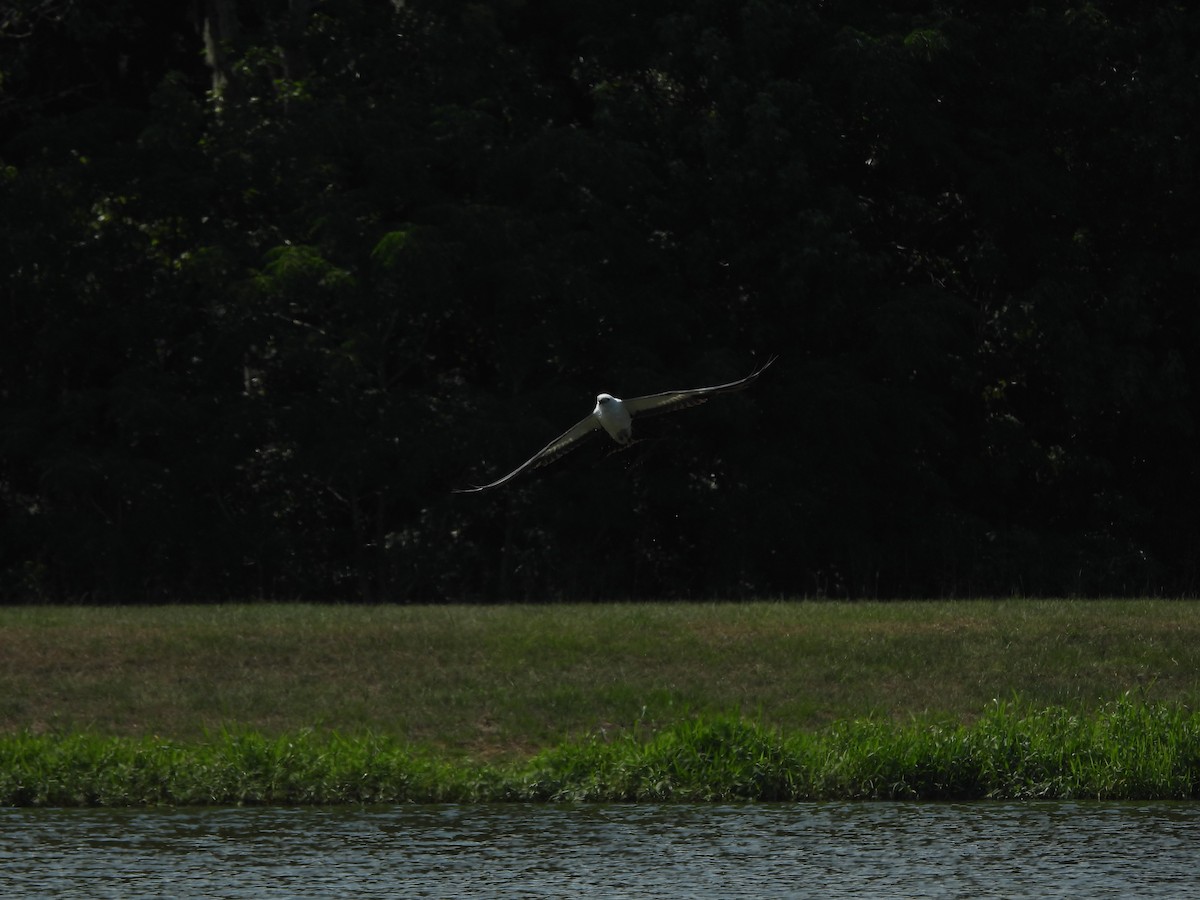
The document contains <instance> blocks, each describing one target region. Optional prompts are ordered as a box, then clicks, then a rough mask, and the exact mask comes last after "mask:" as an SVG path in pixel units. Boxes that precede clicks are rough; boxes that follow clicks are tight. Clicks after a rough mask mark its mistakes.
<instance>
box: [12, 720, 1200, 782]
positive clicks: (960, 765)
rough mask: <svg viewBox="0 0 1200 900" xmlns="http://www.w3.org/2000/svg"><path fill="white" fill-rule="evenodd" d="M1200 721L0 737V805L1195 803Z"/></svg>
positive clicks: (696, 724)
mask: <svg viewBox="0 0 1200 900" xmlns="http://www.w3.org/2000/svg"><path fill="white" fill-rule="evenodd" d="M1198 797H1200V713H1196V712H1193V711H1189V710H1187V709H1185V708H1184V707H1182V706H1179V705H1174V704H1163V703H1149V702H1145V701H1144V700H1140V699H1135V698H1132V697H1125V698H1122V699H1120V700H1118V701H1115V702H1112V703H1109V704H1107V705H1104V706H1103V707H1101V708H1099V709H1096V710H1094V711H1092V712H1090V713H1087V714H1079V713H1076V712H1072V711H1070V710H1068V709H1065V708H1062V707H1048V708H1034V707H1031V706H1029V705H1028V704H1025V703H1022V702H1019V701H1014V702H1011V703H994V704H992V705H991V706H990V707H989V708H988V709H986V710H985V711H984V712H983V713H982V714H981V715H980V716H979V717H978V718H977V719H976V720H975V721H974V722H973V723H971V724H969V725H964V724H955V723H949V722H947V723H939V722H930V721H918V720H913V721H910V722H907V723H895V722H893V721H890V720H847V721H842V722H835V723H833V724H831V725H828V726H826V727H824V728H821V729H818V730H815V731H811V732H798V733H791V734H785V733H783V732H782V731H780V730H779V729H778V728H775V727H769V726H765V725H762V724H759V723H756V722H753V721H750V720H746V719H743V718H739V717H735V716H716V717H700V718H696V719H690V720H685V721H680V722H677V723H675V724H674V725H672V726H670V727H668V728H666V729H664V730H662V731H660V732H657V733H653V734H649V735H640V736H639V735H638V734H636V733H635V732H631V731H627V732H623V733H621V734H620V735H619V736H618V737H616V738H615V739H612V740H606V739H604V738H602V737H600V736H593V737H591V738H588V739H586V740H582V741H571V742H567V743H564V744H562V745H560V746H557V747H553V748H551V749H548V750H545V751H543V752H541V753H538V754H536V755H534V756H532V757H530V758H528V759H526V760H523V761H507V762H498V763H488V762H469V761H464V760H461V759H460V760H454V761H448V760H445V759H438V758H435V757H432V756H429V755H424V754H420V753H416V752H414V751H412V750H411V749H410V748H408V747H406V746H404V745H402V744H400V743H397V742H396V741H394V740H391V739H387V738H381V737H375V736H356V737H343V736H338V735H320V734H317V733H315V732H312V731H304V732H299V733H297V734H294V735H290V736H279V737H266V736H263V735H261V734H256V733H249V732H246V733H224V734H221V735H219V736H214V737H212V738H210V739H207V740H202V741H194V742H188V743H179V742H174V741H167V740H162V739H157V738H141V739H136V738H114V737H103V736H98V735H88V734H74V735H67V736H54V735H48V734H40V735H38V734H32V733H28V732H26V733H20V734H12V735H8V736H2V737H0V804H3V805H6V806H96V805H100V806H144V805H159V804H169V805H205V804H220V805H232V804H345V803H405V802H419V803H426V802H495V801H575V802H578V801H641V802H645V801H692V802H695V801H737V800H757V801H779V800H832V799H856V800H883V799H888V800H894V799H913V800H950V799H955V800H977V799H985V798H986V799H1004V800H1011V799H1025V798H1044V799H1080V798H1094V799H1101V800H1116V799H1126V800H1132V799H1138V800H1147V799H1196V798H1198Z"/></svg>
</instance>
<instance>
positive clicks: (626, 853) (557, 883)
mask: <svg viewBox="0 0 1200 900" xmlns="http://www.w3.org/2000/svg"><path fill="white" fill-rule="evenodd" d="M1198 850H1200V804H1170V803H1161V804H1140V805H1139V804H1112V803H1105V804H1087V803H1079V804H1076V803H1046V804H1040V803H1035V804H1030V803H1022V804H1015V803H1013V804H1000V803H984V804H970V805H965V804H964V805H958V804H916V803H905V804H884V803H879V804H875V803H870V804H868V803H857V804H855V803H843V804H787V805H784V804H760V805H745V806H699V805H697V806H692V805H638V806H625V805H595V806H536V805H511V806H416V807H388V808H379V809H375V808H368V809H361V808H354V809H346V808H338V809H324V808H318V809H278V808H266V809H259V808H251V809H181V810H146V811H128V810H23V809H15V810H14V809H7V810H0V894H3V896H4V897H6V898H9V897H68V896H78V897H89V898H100V897H120V898H147V897H229V898H263V897H288V898H308V897H345V896H354V897H489V898H508V897H578V896H580V895H582V894H584V893H585V892H586V893H587V895H588V896H593V897H597V898H608V897H638V898H644V897H674V898H687V897H706V898H709V897H771V898H776V897H807V896H820V897H850V896H853V897H859V898H864V897H872V896H874V897H971V898H975V897H1127V896H1138V897H1172V898H1180V897H1200V888H1198V887H1197V882H1200V877H1198V875H1200V855H1198Z"/></svg>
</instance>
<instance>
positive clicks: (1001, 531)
mask: <svg viewBox="0 0 1200 900" xmlns="http://www.w3.org/2000/svg"><path fill="white" fill-rule="evenodd" d="M1198 73H1200V11H1197V10H1194V9H1193V8H1192V7H1190V6H1188V5H1184V4H1150V5H1139V4H1122V3H1117V2H1095V3H1062V2H1055V3H1050V4H1047V5H1045V6H1036V7H1033V6H1025V5H1022V4H993V5H991V6H989V7H986V8H976V7H972V6H967V7H960V6H956V5H951V4H943V3H938V2H932V0H924V2H921V0H917V2H910V3H902V4H896V3H875V2H869V0H866V2H845V3H821V2H796V0H687V2H677V0H638V2H624V0H606V2H593V0H572V2H552V0H496V2H491V3H489V2H474V3H470V2H459V0H413V2H403V3H401V2H396V3H385V2H368V0H326V2H322V0H289V2H287V3H284V2H283V0H240V2H239V0H204V2H198V3H196V4H191V5H188V4H157V5H155V4H149V5H148V4H138V3H133V2H129V0H120V2H107V3H99V2H93V0H17V2H15V3H12V4H10V5H9V6H8V7H6V11H5V12H4V13H3V14H0V285H2V288H0V299H2V302H3V308H4V312H5V323H4V327H3V329H2V330H0V502H2V503H3V507H4V520H3V526H2V528H3V531H2V533H0V592H2V593H3V595H4V596H6V597H8V598H9V599H13V600H21V601H27V600H30V599H39V598H41V599H48V600H55V599H62V598H71V599H79V598H84V599H92V600H100V601H134V600H158V599H177V598H189V599H219V598H226V597H246V596H262V597H312V598H330V599H332V598H359V599H379V600H390V601H436V600H441V599H479V600H505V599H511V598H530V599H554V598H558V597H571V598H579V599H586V598H600V597H635V598H636V597H643V596H659V597H661V596H742V595H765V594H775V593H785V594H794V593H808V594H828V595H837V596H842V595H849V596H862V595H879V596H897V595H930V594H933V595H961V594H980V593H1008V592H1013V591H1017V592H1023V593H1051V594H1061V593H1078V594H1091V593H1100V592H1107V593H1135V592H1136V593H1141V592H1150V593H1160V592H1161V593H1177V592H1186V593H1194V592H1195V590H1196V587H1197V575H1198V573H1197V569H1196V555H1195V548H1196V547H1197V544H1198V539H1200V519H1197V517H1196V515H1195V509H1196V504H1197V499H1200V496H1198V495H1200V491H1198V487H1200V466H1198V465H1197V462H1196V453H1195V449H1194V446H1193V444H1194V440H1195V431H1196V411H1195V399H1194V398H1195V392H1196V388H1197V377H1198V372H1200V350H1198V348H1200V304H1197V302H1196V287H1197V276H1198V274H1200V231H1198V230H1197V229H1196V227H1195V223H1194V210H1195V207H1196V200H1197V185H1196V179H1197V170H1198V166H1197V138H1196V128H1195V123H1196V122H1197V121H1200V74H1198ZM770 353H779V354H780V357H781V358H780V361H779V362H778V363H777V364H776V366H775V367H774V368H773V369H772V370H771V371H770V372H769V373H768V374H769V377H768V376H764V378H763V379H762V380H761V381H760V382H759V383H758V385H756V387H755V388H754V390H753V391H751V392H749V393H746V394H742V395H737V396H735V397H731V398H728V399H723V400H722V401H721V402H719V403H717V402H714V403H711V404H709V405H708V406H706V407H703V408H701V409H700V410H698V411H692V412H689V413H684V414H680V415H679V416H674V417H665V418H663V419H654V420H650V421H648V422H647V423H646V427H645V428H644V429H643V430H641V431H640V432H639V436H640V437H643V438H647V440H643V441H641V442H640V443H638V444H636V445H635V446H634V447H633V448H632V449H630V450H627V451H623V452H620V453H611V452H610V450H609V448H608V447H605V446H604V445H603V444H602V443H601V442H600V441H596V442H594V444H593V445H588V446H585V448H583V449H580V450H576V451H575V452H574V453H573V454H571V456H570V457H567V458H565V459H564V460H563V461H562V462H560V463H557V464H556V466H555V467H554V468H553V469H548V470H545V471H544V472H540V473H538V474H537V475H536V476H534V477H530V478H526V479H524V480H520V481H517V482H514V483H513V484H512V485H511V486H510V487H509V488H507V489H505V490H503V491H497V492H495V493H492V494H482V495H465V496H463V495H451V494H450V489H451V488H453V487H458V486H464V485H465V484H468V483H471V482H473V481H474V482H478V481H480V480H484V479H489V478H491V477H495V476H496V475H499V474H501V473H503V472H505V471H507V470H508V468H510V467H512V466H514V465H516V464H517V463H518V462H520V461H522V460H523V459H525V458H526V457H527V456H528V455H529V454H530V453H531V452H532V451H533V450H535V449H536V448H538V447H540V446H541V445H542V444H543V443H544V442H545V441H547V440H548V439H549V438H551V437H553V436H554V435H556V434H557V433H558V432H559V431H561V430H562V429H564V428H566V427H567V426H568V425H570V424H571V423H572V422H574V421H576V420H577V419H578V418H579V417H580V416H581V415H583V414H584V413H586V412H587V410H588V409H590V407H591V404H592V399H591V398H592V397H594V395H595V393H596V392H597V391H599V390H607V391H611V392H613V393H615V394H617V395H636V394H641V393H649V392H651V391H656V390H663V389H667V388H674V387H686V386H694V385H700V384H708V383H715V382H717V381H723V380H728V379H731V378H735V377H738V376H740V375H743V374H745V373H746V372H748V371H749V370H750V369H751V368H752V367H753V366H754V365H755V364H756V362H760V361H761V360H762V359H763V358H765V356H766V355H767V354H770ZM514 416H515V417H516V418H515V419H514Z"/></svg>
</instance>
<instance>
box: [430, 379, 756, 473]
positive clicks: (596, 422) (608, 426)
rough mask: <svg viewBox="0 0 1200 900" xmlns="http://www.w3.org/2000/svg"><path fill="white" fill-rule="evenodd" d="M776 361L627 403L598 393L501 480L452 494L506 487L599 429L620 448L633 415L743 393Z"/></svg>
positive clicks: (629, 431) (627, 437)
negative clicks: (583, 412) (587, 410)
mask: <svg viewBox="0 0 1200 900" xmlns="http://www.w3.org/2000/svg"><path fill="white" fill-rule="evenodd" d="M776 359H778V357H775V356H772V357H771V358H770V359H768V360H767V361H766V362H765V363H763V364H762V365H761V366H759V367H758V368H757V369H755V370H754V371H753V372H751V373H750V374H749V375H747V376H746V377H745V378H742V379H739V380H738V381H731V382H729V383H728V384H716V385H713V386H712V387H700V388H688V389H686V390H682V391H663V392H662V393H658V394H647V395H646V396H645V397H633V398H632V399H629V400H622V399H620V398H619V397H614V396H613V395H612V394H600V395H599V396H597V397H596V408H595V409H593V410H592V412H591V415H589V416H588V417H587V418H585V419H583V420H582V421H579V422H576V423H575V424H574V425H572V426H571V427H570V428H568V429H567V430H566V431H564V432H563V433H562V434H560V435H559V436H558V437H556V438H555V439H554V440H552V441H551V442H550V443H548V444H547V445H546V446H545V447H543V448H542V449H541V450H539V451H538V452H537V453H535V454H534V455H533V456H531V457H530V458H529V459H527V460H526V461H525V462H523V463H521V465H519V466H517V467H516V468H515V469H513V470H512V471H511V472H509V473H508V474H507V475H505V476H504V477H503V478H497V479H496V480H495V481H493V482H491V483H490V484H482V485H478V486H475V487H469V488H457V489H455V491H454V493H456V494H473V493H476V492H478V491H490V490H491V489H492V488H497V487H500V486H501V485H503V484H507V483H508V482H510V481H512V480H513V479H514V478H516V477H517V476H518V475H520V474H521V473H522V472H524V471H525V470H527V469H537V468H540V467H541V466H544V465H548V464H549V463H552V462H554V461H555V460H556V459H558V458H559V457H560V456H562V455H563V454H564V453H566V452H567V451H568V450H571V449H573V448H574V447H575V446H576V445H577V444H578V443H579V442H580V441H583V440H586V439H587V438H589V437H591V436H592V435H593V434H595V433H596V432H597V431H599V430H600V429H602V428H603V429H604V430H605V431H607V432H608V434H609V436H610V437H612V439H613V440H614V441H616V442H617V443H618V444H621V445H622V446H624V445H626V444H628V443H629V442H630V440H631V439H632V437H633V419H634V417H635V416H652V415H658V414H659V413H667V412H674V411H675V410H677V409H688V408H689V407H692V406H699V405H700V404H701V403H704V402H705V401H706V400H708V398H709V397H713V396H715V395H717V394H731V393H733V392H734V391H742V390H745V389H746V388H748V387H750V385H752V384H754V382H755V381H757V380H758V376H759V375H761V374H762V373H763V372H765V371H766V369H767V367H768V366H769V365H771V363H773V362H775V360H776Z"/></svg>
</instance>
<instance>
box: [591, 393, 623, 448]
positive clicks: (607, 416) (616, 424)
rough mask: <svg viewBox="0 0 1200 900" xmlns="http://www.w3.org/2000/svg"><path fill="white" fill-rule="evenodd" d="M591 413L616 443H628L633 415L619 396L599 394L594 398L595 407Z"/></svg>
mask: <svg viewBox="0 0 1200 900" xmlns="http://www.w3.org/2000/svg"><path fill="white" fill-rule="evenodd" d="M592 415H593V416H595V417H596V418H597V419H599V420H600V425H601V427H603V428H604V430H605V431H607V432H608V433H609V435H610V436H611V437H612V439H613V440H614V441H616V442H617V443H618V444H628V443H629V438H630V437H631V436H632V433H633V429H632V423H633V417H632V416H630V415H629V410H627V409H626V408H625V404H624V403H622V402H621V400H620V398H618V397H614V396H613V395H612V394H600V395H599V396H598V397H597V398H596V408H595V409H594V410H593V411H592Z"/></svg>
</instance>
